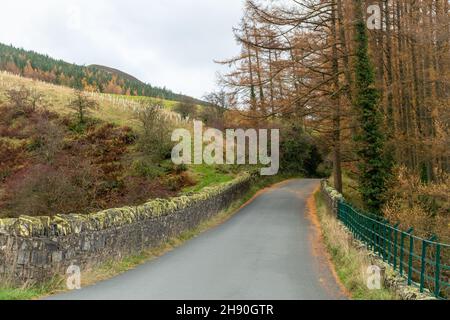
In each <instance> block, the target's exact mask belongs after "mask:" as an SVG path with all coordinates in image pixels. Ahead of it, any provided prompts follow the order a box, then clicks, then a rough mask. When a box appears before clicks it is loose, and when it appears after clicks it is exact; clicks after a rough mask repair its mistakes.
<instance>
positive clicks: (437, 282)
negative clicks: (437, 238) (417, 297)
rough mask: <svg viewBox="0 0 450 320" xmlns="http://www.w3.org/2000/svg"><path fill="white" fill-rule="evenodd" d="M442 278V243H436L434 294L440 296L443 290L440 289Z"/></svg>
mask: <svg viewBox="0 0 450 320" xmlns="http://www.w3.org/2000/svg"><path fill="white" fill-rule="evenodd" d="M440 280H441V245H440V244H439V243H436V274H435V279H434V282H435V284H434V295H435V296H436V298H437V297H439V294H440V292H441V289H440Z"/></svg>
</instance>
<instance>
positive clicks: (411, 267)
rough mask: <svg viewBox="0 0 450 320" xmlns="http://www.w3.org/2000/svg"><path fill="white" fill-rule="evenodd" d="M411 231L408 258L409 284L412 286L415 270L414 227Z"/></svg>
mask: <svg viewBox="0 0 450 320" xmlns="http://www.w3.org/2000/svg"><path fill="white" fill-rule="evenodd" d="M410 230H411V232H408V233H409V259H408V285H409V286H410V285H411V283H412V272H413V254H414V238H413V235H412V233H413V231H414V229H413V228H411V229H410Z"/></svg>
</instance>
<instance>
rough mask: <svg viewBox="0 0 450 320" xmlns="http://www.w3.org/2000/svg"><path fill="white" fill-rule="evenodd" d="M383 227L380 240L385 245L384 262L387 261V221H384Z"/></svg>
mask: <svg viewBox="0 0 450 320" xmlns="http://www.w3.org/2000/svg"><path fill="white" fill-rule="evenodd" d="M381 223H382V226H381V230H382V232H381V235H380V239H381V241H382V243H383V247H382V248H383V252H382V254H383V261H386V220H382V222H381Z"/></svg>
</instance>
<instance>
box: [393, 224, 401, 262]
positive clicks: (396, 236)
mask: <svg viewBox="0 0 450 320" xmlns="http://www.w3.org/2000/svg"><path fill="white" fill-rule="evenodd" d="M399 225H400V224H399V223H396V224H395V225H394V270H397V244H398V243H397V241H398V240H397V239H398V226H399Z"/></svg>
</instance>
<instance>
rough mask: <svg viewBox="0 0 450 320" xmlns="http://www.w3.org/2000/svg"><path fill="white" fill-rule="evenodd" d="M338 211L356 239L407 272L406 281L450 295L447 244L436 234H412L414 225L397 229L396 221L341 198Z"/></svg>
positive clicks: (444, 295)
mask: <svg viewBox="0 0 450 320" xmlns="http://www.w3.org/2000/svg"><path fill="white" fill-rule="evenodd" d="M337 213H338V218H339V220H341V221H342V222H343V223H344V224H345V225H346V226H347V228H349V229H350V231H351V232H352V233H353V234H354V236H355V237H356V238H357V239H359V240H361V241H362V242H364V243H365V244H366V245H367V246H368V247H369V249H370V250H373V251H374V252H375V253H377V254H378V255H379V256H380V257H381V258H383V260H384V261H385V262H387V263H389V264H390V265H392V266H393V267H394V269H395V270H397V271H398V272H399V273H400V275H402V276H406V278H407V279H408V285H414V286H417V287H419V288H420V291H421V292H424V291H425V290H429V291H430V292H432V293H433V294H434V295H435V296H436V297H438V298H444V299H447V298H448V297H449V296H450V294H449V290H450V283H449V276H450V265H449V263H450V245H448V244H445V243H440V242H438V239H437V238H436V237H431V238H430V239H423V238H420V237H418V236H415V235H414V234H413V233H414V230H413V228H411V229H409V230H407V231H403V230H400V229H399V228H398V224H396V225H391V224H390V223H389V222H388V221H387V220H385V219H384V218H382V217H379V216H375V215H372V214H370V213H362V212H360V211H358V210H357V209H355V208H353V207H352V206H351V205H350V204H348V203H346V202H345V201H342V200H340V201H339V202H338V210H337Z"/></svg>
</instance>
